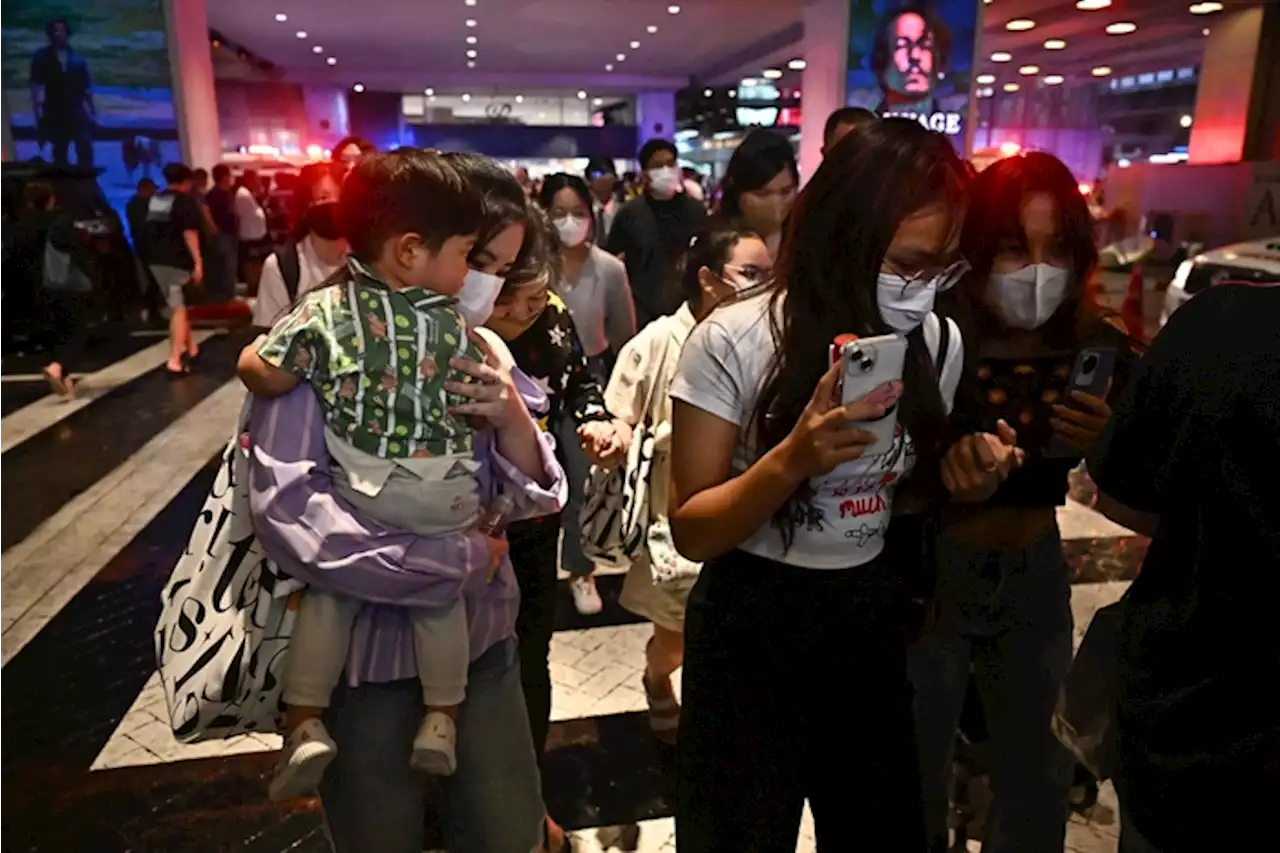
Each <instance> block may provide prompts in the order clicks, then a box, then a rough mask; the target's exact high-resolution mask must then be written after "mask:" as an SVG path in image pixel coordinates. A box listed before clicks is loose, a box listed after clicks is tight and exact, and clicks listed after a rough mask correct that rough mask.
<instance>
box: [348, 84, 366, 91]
mask: <svg viewBox="0 0 1280 853" xmlns="http://www.w3.org/2000/svg"><path fill="white" fill-rule="evenodd" d="M351 91H353V92H363V91H364V84H363V83H357V84H355V85H354V86H352V87H351Z"/></svg>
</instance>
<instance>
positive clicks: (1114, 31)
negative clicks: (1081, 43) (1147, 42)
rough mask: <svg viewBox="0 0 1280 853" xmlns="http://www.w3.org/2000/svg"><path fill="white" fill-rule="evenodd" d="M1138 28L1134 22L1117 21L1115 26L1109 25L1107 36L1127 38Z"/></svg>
mask: <svg viewBox="0 0 1280 853" xmlns="http://www.w3.org/2000/svg"><path fill="white" fill-rule="evenodd" d="M1137 28H1138V25H1137V24H1135V23H1133V22H1132V21H1116V22H1115V23H1114V24H1107V35H1109V36H1125V35H1128V34H1129V33H1131V32H1133V31H1134V30H1136V29H1137Z"/></svg>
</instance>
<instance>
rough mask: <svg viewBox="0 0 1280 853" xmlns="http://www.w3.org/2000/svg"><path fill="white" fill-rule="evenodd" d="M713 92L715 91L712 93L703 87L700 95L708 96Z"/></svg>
mask: <svg viewBox="0 0 1280 853" xmlns="http://www.w3.org/2000/svg"><path fill="white" fill-rule="evenodd" d="M713 94H715V93H714V92H712V91H711V90H710V89H703V90H702V97H704V98H710V97H711V96H712V95H713Z"/></svg>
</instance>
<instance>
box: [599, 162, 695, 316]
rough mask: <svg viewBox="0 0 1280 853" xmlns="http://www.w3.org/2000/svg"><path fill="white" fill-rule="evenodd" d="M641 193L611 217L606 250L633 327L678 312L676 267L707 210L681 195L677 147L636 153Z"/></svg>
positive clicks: (681, 181) (681, 187) (678, 299)
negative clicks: (623, 271) (621, 273)
mask: <svg viewBox="0 0 1280 853" xmlns="http://www.w3.org/2000/svg"><path fill="white" fill-rule="evenodd" d="M638 159H639V160H640V166H641V168H643V169H644V177H643V179H642V180H643V186H644V194H643V195H641V196H640V197H639V198H634V199H632V200H631V201H629V202H627V203H626V204H625V205H623V206H622V209H621V210H619V211H618V215H617V216H615V217H614V220H613V226H612V228H611V229H610V230H609V239H608V242H607V243H606V244H605V249H606V250H607V251H609V252H612V253H613V254H615V255H617V256H618V257H619V258H621V259H622V261H623V263H625V264H626V266H627V279H628V280H629V281H630V283H631V295H632V297H633V298H634V299H635V305H636V328H637V329H643V328H644V327H645V326H646V325H648V324H649V323H651V322H653V321H654V320H656V319H658V318H659V317H665V316H666V315H668V314H673V313H675V310H676V309H677V308H679V307H680V297H679V295H678V294H677V292H676V287H675V276H676V267H677V265H678V263H679V261H680V258H681V257H682V256H683V255H684V252H685V251H686V250H687V249H688V248H689V243H691V242H692V241H693V238H694V237H695V236H697V234H698V231H700V230H701V228H702V224H703V222H704V220H705V219H706V216H707V212H706V208H704V207H703V206H702V203H701V202H698V201H694V200H693V199H691V198H689V196H687V195H685V194H684V192H683V186H682V183H683V176H682V175H681V174H680V169H679V168H677V166H676V147H675V145H673V144H672V143H670V142H668V141H667V140H665V139H650V140H649V141H648V142H646V143H645V144H644V147H643V148H641V149H640V154H639V155H638Z"/></svg>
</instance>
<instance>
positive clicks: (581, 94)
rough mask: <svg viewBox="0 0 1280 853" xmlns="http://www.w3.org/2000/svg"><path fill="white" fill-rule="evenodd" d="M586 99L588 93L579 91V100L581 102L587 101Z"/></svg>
mask: <svg viewBox="0 0 1280 853" xmlns="http://www.w3.org/2000/svg"><path fill="white" fill-rule="evenodd" d="M586 99H587V93H586V92H584V91H582V90H581V89H579V90H578V100H579V101H585V100H586Z"/></svg>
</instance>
